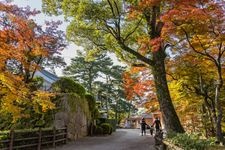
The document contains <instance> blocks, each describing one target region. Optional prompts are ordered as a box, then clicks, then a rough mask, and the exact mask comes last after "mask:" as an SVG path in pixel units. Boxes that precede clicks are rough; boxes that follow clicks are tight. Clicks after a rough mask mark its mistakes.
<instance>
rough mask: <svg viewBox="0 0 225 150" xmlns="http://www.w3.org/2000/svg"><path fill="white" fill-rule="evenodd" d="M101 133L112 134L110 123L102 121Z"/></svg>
mask: <svg viewBox="0 0 225 150" xmlns="http://www.w3.org/2000/svg"><path fill="white" fill-rule="evenodd" d="M101 127H102V129H103V134H112V125H111V124H109V123H102V124H101Z"/></svg>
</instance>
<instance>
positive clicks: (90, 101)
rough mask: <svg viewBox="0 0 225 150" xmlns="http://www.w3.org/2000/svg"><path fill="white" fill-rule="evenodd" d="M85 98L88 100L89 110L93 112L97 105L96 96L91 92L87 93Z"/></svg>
mask: <svg viewBox="0 0 225 150" xmlns="http://www.w3.org/2000/svg"><path fill="white" fill-rule="evenodd" d="M85 98H86V100H87V101H88V106H89V110H90V111H91V112H93V111H94V110H95V106H96V102H95V97H94V96H93V95H91V94H85Z"/></svg>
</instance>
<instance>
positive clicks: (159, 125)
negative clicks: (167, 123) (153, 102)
mask: <svg viewBox="0 0 225 150" xmlns="http://www.w3.org/2000/svg"><path fill="white" fill-rule="evenodd" d="M152 126H155V129H156V132H158V131H159V129H160V128H161V122H160V120H159V118H158V117H157V118H156V119H155V121H154V123H153V125H152Z"/></svg>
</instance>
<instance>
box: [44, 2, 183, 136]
mask: <svg viewBox="0 0 225 150" xmlns="http://www.w3.org/2000/svg"><path fill="white" fill-rule="evenodd" d="M42 2H43V9H44V11H45V12H46V13H51V14H62V13H63V14H64V15H65V16H66V17H67V18H68V20H70V19H71V20H70V25H69V26H68V28H67V36H68V38H69V39H70V40H71V41H74V42H76V44H79V45H81V46H84V47H88V48H89V49H90V48H93V51H94V52H95V53H96V52H99V51H111V52H114V53H115V54H117V56H118V57H119V58H120V59H122V60H124V61H126V62H128V63H129V64H134V63H140V62H141V63H144V64H145V65H146V66H148V68H150V69H151V70H152V74H153V77H154V82H155V87H156V93H157V99H158V101H159V104H160V109H161V111H162V116H163V120H164V122H165V126H166V129H167V130H172V131H175V132H184V130H183V127H182V125H181V123H180V121H179V118H178V116H177V114H176V111H175V109H174V107H173V104H172V100H171V97H170V93H169V90H168V85H167V80H166V72H165V58H166V56H167V54H166V49H167V48H168V46H169V45H168V44H166V43H165V42H164V41H163V40H162V39H161V37H160V35H161V31H162V27H163V22H162V21H161V20H160V15H161V14H163V13H164V12H165V10H166V9H167V8H166V6H167V5H166V4H165V3H166V1H163V0H141V1H136V0H135V1H134V0H126V1H123V0H106V1H91V0H90V1H81V0H70V1H68V0H63V1H61V0H56V1H52V0H50V1H49V0H43V1H42Z"/></svg>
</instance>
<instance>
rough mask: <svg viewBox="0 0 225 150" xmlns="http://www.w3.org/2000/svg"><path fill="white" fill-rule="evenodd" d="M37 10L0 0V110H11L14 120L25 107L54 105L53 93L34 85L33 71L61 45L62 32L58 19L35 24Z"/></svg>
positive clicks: (24, 112) (43, 109)
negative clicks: (44, 23)
mask: <svg viewBox="0 0 225 150" xmlns="http://www.w3.org/2000/svg"><path fill="white" fill-rule="evenodd" d="M38 13H40V11H36V10H30V9H29V8H28V7H27V8H19V7H17V6H16V5H10V4H9V3H3V2H0V89H1V90H0V108H1V111H0V112H1V113H11V114H12V117H13V120H14V122H15V121H16V120H17V119H18V118H21V117H28V116H29V114H28V113H27V112H28V111H27V109H28V108H32V109H33V110H34V111H35V112H37V113H42V112H46V111H47V110H49V109H53V108H54V104H53V103H52V102H51V97H52V96H54V94H52V93H49V92H47V91H41V90H39V89H37V88H34V84H35V80H34V73H35V72H36V71H37V70H39V69H41V66H42V65H43V64H44V63H45V62H46V60H48V61H51V58H53V59H54V55H55V54H59V53H60V51H61V50H62V49H63V48H64V47H65V42H64V36H63V33H62V32H61V31H58V30H57V28H58V25H59V24H60V22H46V23H47V24H46V25H45V27H44V28H42V26H39V25H37V24H36V23H35V22H34V20H33V19H31V17H32V16H34V15H36V14H38ZM56 57H58V56H56Z"/></svg>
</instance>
